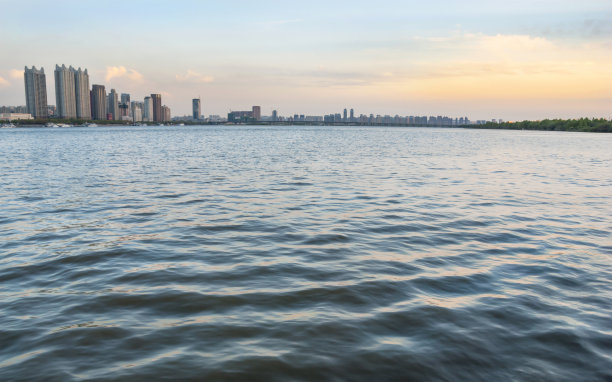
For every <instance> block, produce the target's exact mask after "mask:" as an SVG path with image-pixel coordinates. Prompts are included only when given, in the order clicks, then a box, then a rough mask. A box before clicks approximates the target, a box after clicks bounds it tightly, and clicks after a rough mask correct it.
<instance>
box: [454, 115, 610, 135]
mask: <svg viewBox="0 0 612 382" xmlns="http://www.w3.org/2000/svg"><path fill="white" fill-rule="evenodd" d="M465 127H469V128H472V129H503V130H542V131H576V132H587V133H612V121H610V120H607V119H604V118H600V119H588V118H581V119H545V120H543V121H522V122H504V123H493V122H489V123H486V124H484V125H471V126H465Z"/></svg>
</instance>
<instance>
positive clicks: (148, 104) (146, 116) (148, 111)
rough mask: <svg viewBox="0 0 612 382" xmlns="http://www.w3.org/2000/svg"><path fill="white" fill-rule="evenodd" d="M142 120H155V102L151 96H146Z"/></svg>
mask: <svg viewBox="0 0 612 382" xmlns="http://www.w3.org/2000/svg"><path fill="white" fill-rule="evenodd" d="M142 120H143V121H145V122H151V121H153V102H152V101H151V97H145V99H144V107H143V109H142Z"/></svg>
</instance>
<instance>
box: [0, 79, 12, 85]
mask: <svg viewBox="0 0 612 382" xmlns="http://www.w3.org/2000/svg"><path fill="white" fill-rule="evenodd" d="M4 86H11V84H10V82H8V81H7V80H5V79H4V78H2V77H0V87H4Z"/></svg>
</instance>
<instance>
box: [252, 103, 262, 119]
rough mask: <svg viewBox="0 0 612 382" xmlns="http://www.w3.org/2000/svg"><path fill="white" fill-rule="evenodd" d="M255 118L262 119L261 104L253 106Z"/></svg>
mask: <svg viewBox="0 0 612 382" xmlns="http://www.w3.org/2000/svg"><path fill="white" fill-rule="evenodd" d="M253 119H254V120H256V121H260V120H261V106H253Z"/></svg>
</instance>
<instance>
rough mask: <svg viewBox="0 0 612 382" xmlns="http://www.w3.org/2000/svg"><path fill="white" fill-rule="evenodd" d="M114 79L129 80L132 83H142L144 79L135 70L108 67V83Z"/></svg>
mask: <svg viewBox="0 0 612 382" xmlns="http://www.w3.org/2000/svg"><path fill="white" fill-rule="evenodd" d="M113 78H127V79H129V80H132V81H136V82H140V81H142V79H143V77H142V74H140V73H138V72H137V71H136V70H134V69H127V68H126V67H125V66H108V67H106V81H107V82H108V81H110V80H111V79H113Z"/></svg>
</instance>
